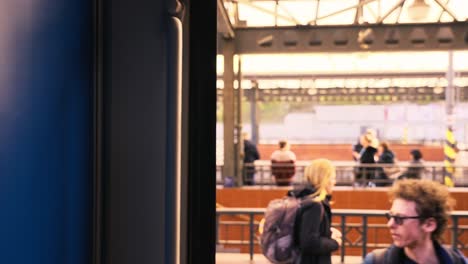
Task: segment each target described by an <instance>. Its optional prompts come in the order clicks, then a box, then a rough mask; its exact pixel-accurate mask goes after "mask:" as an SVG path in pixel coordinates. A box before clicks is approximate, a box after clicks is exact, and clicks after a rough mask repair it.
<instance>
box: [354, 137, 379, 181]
mask: <svg viewBox="0 0 468 264" xmlns="http://www.w3.org/2000/svg"><path fill="white" fill-rule="evenodd" d="M361 144H362V146H363V148H362V150H361V154H360V158H359V163H360V164H361V165H362V166H360V167H359V174H358V175H359V176H360V178H358V179H357V182H356V183H357V184H358V185H360V186H375V183H373V182H372V180H374V179H375V172H376V168H375V167H373V166H372V165H374V164H375V163H376V162H375V155H376V154H377V147H378V145H379V140H378V139H377V137H376V136H375V134H373V133H371V132H366V134H364V135H363V137H362V140H361Z"/></svg>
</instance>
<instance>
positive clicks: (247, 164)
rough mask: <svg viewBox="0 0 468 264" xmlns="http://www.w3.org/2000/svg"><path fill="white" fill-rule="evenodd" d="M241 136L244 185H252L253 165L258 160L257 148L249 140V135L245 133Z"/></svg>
mask: <svg viewBox="0 0 468 264" xmlns="http://www.w3.org/2000/svg"><path fill="white" fill-rule="evenodd" d="M242 135H243V138H244V171H245V178H244V185H253V184H254V174H255V166H254V165H253V163H254V161H256V160H258V159H260V154H259V153H258V149H257V146H256V145H255V144H254V143H253V142H252V141H250V140H249V135H248V134H247V133H245V132H244V133H243V134H242Z"/></svg>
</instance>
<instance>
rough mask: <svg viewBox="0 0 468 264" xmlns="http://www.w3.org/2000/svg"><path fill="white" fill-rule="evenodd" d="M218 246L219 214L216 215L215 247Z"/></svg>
mask: <svg viewBox="0 0 468 264" xmlns="http://www.w3.org/2000/svg"><path fill="white" fill-rule="evenodd" d="M218 244H219V214H218V213H216V245H218Z"/></svg>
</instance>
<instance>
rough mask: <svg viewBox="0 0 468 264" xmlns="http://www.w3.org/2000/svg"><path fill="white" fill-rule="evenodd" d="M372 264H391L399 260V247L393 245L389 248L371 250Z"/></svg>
mask: <svg viewBox="0 0 468 264" xmlns="http://www.w3.org/2000/svg"><path fill="white" fill-rule="evenodd" d="M372 253H373V255H374V257H373V258H372V260H373V262H372V263H373V264H393V263H400V262H401V259H400V258H401V249H399V248H397V247H395V246H394V245H392V246H390V247H389V248H383V249H376V250H374V251H373V252H372Z"/></svg>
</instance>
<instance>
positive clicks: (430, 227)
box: [422, 217, 437, 233]
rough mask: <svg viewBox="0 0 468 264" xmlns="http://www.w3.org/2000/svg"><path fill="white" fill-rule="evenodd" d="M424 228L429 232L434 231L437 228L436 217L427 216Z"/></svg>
mask: <svg viewBox="0 0 468 264" xmlns="http://www.w3.org/2000/svg"><path fill="white" fill-rule="evenodd" d="M422 228H423V229H424V231H426V232H427V233H432V232H434V231H435V230H436V229H437V221H436V220H435V218H434V217H430V218H427V219H426V220H424V222H423V224H422Z"/></svg>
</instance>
